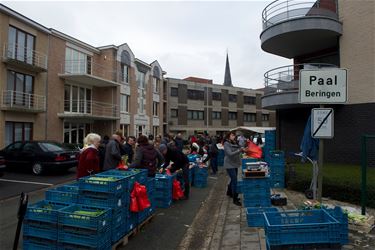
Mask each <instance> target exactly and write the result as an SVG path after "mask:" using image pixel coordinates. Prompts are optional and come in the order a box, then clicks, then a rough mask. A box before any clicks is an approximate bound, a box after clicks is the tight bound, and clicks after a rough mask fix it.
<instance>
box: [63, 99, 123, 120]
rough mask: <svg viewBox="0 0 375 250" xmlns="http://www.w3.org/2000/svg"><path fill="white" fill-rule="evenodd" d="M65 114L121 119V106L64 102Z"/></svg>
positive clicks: (75, 101) (77, 101) (93, 102)
mask: <svg viewBox="0 0 375 250" xmlns="http://www.w3.org/2000/svg"><path fill="white" fill-rule="evenodd" d="M64 113H66V114H67V113H68V114H72V115H74V114H76V115H78V116H79V115H89V116H94V117H112V118H114V117H119V116H120V112H119V106H118V105H115V104H111V103H106V102H96V101H83V100H72V101H64Z"/></svg>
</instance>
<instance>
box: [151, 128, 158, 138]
mask: <svg viewBox="0 0 375 250" xmlns="http://www.w3.org/2000/svg"><path fill="white" fill-rule="evenodd" d="M152 133H153V135H154V138H155V137H156V136H157V135H158V134H159V126H153V127H152Z"/></svg>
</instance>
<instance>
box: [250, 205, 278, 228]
mask: <svg viewBox="0 0 375 250" xmlns="http://www.w3.org/2000/svg"><path fill="white" fill-rule="evenodd" d="M264 212H277V208H275V207H248V208H246V219H247V225H248V226H249V227H264V216H263V213H264Z"/></svg>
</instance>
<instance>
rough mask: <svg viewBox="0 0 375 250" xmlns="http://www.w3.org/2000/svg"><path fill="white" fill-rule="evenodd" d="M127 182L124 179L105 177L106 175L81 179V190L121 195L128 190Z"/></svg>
mask: <svg viewBox="0 0 375 250" xmlns="http://www.w3.org/2000/svg"><path fill="white" fill-rule="evenodd" d="M108 178H111V180H108ZM125 180H126V178H124V177H119V176H113V175H105V174H104V173H102V174H97V175H94V176H87V177H82V178H80V179H79V190H87V191H92V192H103V193H114V194H120V193H122V192H123V191H124V190H125V189H126V186H125V185H124V182H125Z"/></svg>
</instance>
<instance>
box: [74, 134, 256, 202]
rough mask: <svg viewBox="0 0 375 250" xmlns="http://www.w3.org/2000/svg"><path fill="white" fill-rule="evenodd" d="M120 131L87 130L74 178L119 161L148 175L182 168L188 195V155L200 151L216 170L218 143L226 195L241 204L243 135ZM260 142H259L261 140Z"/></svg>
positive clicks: (210, 166)
mask: <svg viewBox="0 0 375 250" xmlns="http://www.w3.org/2000/svg"><path fill="white" fill-rule="evenodd" d="M122 134H123V133H122V131H117V132H115V133H114V134H113V135H112V136H111V138H109V137H108V136H104V137H103V138H101V136H100V135H98V134H95V133H90V134H88V135H87V136H86V137H85V139H84V142H83V143H84V147H83V148H82V149H81V153H80V156H79V160H78V167H77V179H79V178H81V177H84V176H88V175H92V174H96V173H99V172H101V171H106V170H110V169H115V168H117V167H119V166H120V165H122V166H124V165H125V166H126V167H131V168H143V169H147V171H148V176H149V177H155V175H156V174H157V173H158V172H160V173H162V172H163V171H165V170H167V169H168V171H170V172H171V173H175V172H176V171H179V170H180V171H181V172H182V175H183V179H184V183H185V187H184V195H185V197H184V198H186V199H188V198H189V191H190V185H189V160H188V157H187V155H189V154H193V155H194V154H196V155H199V158H200V161H201V162H202V163H205V164H208V166H209V168H210V170H211V174H212V175H216V174H217V172H218V155H219V147H220V148H221V147H222V145H223V146H224V147H223V148H224V169H226V171H227V174H228V176H229V178H230V183H229V185H228V189H227V195H228V196H230V197H232V198H233V203H234V204H236V205H239V206H240V205H241V202H240V200H239V198H238V193H237V191H236V187H237V174H238V168H239V167H240V165H241V161H240V156H241V153H243V152H245V151H246V149H247V147H246V145H247V144H246V142H247V141H248V140H249V139H246V138H245V137H244V136H242V135H240V136H238V137H237V136H236V134H235V133H234V132H229V133H228V134H227V135H226V136H225V138H222V137H221V136H209V135H208V134H203V135H199V136H195V135H191V136H189V138H188V140H187V141H184V140H183V137H182V135H181V133H178V134H177V135H176V136H172V135H170V134H165V135H164V136H161V135H157V136H155V137H154V136H153V135H149V136H148V137H147V136H145V135H140V136H138V138H135V137H134V136H128V137H126V138H125V137H124V136H123V135H122ZM260 143H261V142H260Z"/></svg>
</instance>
